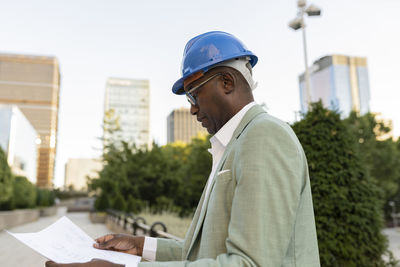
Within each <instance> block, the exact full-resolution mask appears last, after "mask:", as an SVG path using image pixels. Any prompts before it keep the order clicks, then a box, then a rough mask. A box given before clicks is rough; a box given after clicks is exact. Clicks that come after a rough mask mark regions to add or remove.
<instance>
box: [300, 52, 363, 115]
mask: <svg viewBox="0 0 400 267" xmlns="http://www.w3.org/2000/svg"><path fill="white" fill-rule="evenodd" d="M310 83H311V101H312V102H316V101H318V100H320V99H321V100H322V103H323V104H324V106H326V107H328V108H329V109H332V110H339V111H340V112H341V116H342V117H346V116H348V115H349V113H350V112H351V111H352V110H354V111H356V112H359V113H360V114H361V115H362V114H365V113H367V112H368V111H369V100H370V92H369V80H368V69H367V59H366V58H364V57H350V56H343V55H330V56H325V57H322V58H320V59H318V60H317V61H315V62H314V64H313V65H312V66H311V67H310ZM299 84H300V104H301V111H302V112H303V113H305V112H307V108H308V104H307V92H306V88H305V80H304V74H301V75H300V76H299Z"/></svg>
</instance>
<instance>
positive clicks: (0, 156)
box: [0, 147, 13, 210]
mask: <svg viewBox="0 0 400 267" xmlns="http://www.w3.org/2000/svg"><path fill="white" fill-rule="evenodd" d="M12 181H13V176H12V173H11V170H10V167H9V166H8V162H7V157H6V155H5V153H4V151H3V149H2V148H1V147H0V210H2V209H10V208H9V203H10V201H11V198H12V194H13V185H12Z"/></svg>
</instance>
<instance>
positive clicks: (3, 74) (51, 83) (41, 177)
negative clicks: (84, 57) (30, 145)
mask: <svg viewBox="0 0 400 267" xmlns="http://www.w3.org/2000/svg"><path fill="white" fill-rule="evenodd" d="M59 94H60V69H59V63H58V60H57V58H55V57H47V56H30V55H14V54H0V103H4V104H14V105H17V106H18V108H19V109H20V110H21V111H22V113H23V114H24V115H25V117H26V118H27V119H28V120H29V122H30V123H31V124H32V126H33V127H34V128H35V130H36V132H37V133H38V135H39V139H38V140H39V142H40V145H39V153H38V165H37V182H36V184H37V185H38V186H40V187H51V186H52V184H53V175H54V163H55V156H56V147H57V124H58V108H59Z"/></svg>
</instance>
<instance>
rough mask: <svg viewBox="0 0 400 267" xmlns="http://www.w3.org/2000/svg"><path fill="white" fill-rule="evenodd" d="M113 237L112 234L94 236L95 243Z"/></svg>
mask: <svg viewBox="0 0 400 267" xmlns="http://www.w3.org/2000/svg"><path fill="white" fill-rule="evenodd" d="M113 238H114V235H113V234H109V235H103V236H100V237H98V238H96V239H95V241H96V242H97V243H103V242H107V241H108V240H110V239H113Z"/></svg>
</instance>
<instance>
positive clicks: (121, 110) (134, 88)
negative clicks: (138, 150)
mask: <svg viewBox="0 0 400 267" xmlns="http://www.w3.org/2000/svg"><path fill="white" fill-rule="evenodd" d="M110 111H112V112H113V113H114V116H115V117H116V119H117V120H118V122H119V127H120V131H119V132H118V133H117V135H118V136H117V137H116V136H114V138H117V139H118V140H122V141H126V142H129V143H134V144H135V145H136V146H138V147H150V145H151V143H150V87H149V81H148V80H134V79H120V78H109V79H108V80H107V84H106V92H105V98H104V112H105V116H106V114H109V112H110ZM104 135H105V136H104V137H105V138H107V132H105V133H104Z"/></svg>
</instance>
